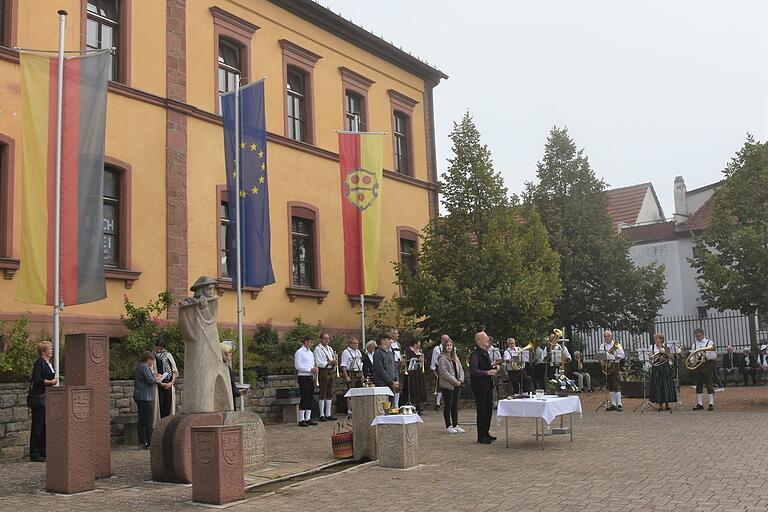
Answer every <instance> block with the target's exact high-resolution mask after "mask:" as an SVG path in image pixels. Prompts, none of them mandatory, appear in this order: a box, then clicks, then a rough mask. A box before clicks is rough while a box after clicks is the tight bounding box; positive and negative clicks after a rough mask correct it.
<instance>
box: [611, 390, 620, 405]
mask: <svg viewBox="0 0 768 512" xmlns="http://www.w3.org/2000/svg"><path fill="white" fill-rule="evenodd" d="M611 405H614V406H616V407H618V406H620V405H621V391H611Z"/></svg>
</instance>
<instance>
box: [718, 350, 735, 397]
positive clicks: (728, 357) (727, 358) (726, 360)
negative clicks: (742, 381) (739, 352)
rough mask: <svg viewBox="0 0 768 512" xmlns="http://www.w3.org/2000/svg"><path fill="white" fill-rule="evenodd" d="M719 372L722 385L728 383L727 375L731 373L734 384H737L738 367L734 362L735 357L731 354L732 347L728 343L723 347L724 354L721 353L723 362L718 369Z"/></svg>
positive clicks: (724, 385)
mask: <svg viewBox="0 0 768 512" xmlns="http://www.w3.org/2000/svg"><path fill="white" fill-rule="evenodd" d="M719 373H720V384H721V385H722V386H723V387H726V386H727V385H728V376H729V375H732V376H733V379H734V380H735V381H736V385H737V386H738V385H739V368H738V365H737V364H736V358H735V357H734V354H733V347H732V346H730V345H728V346H727V347H726V348H725V354H723V363H722V366H721V367H720V370H719Z"/></svg>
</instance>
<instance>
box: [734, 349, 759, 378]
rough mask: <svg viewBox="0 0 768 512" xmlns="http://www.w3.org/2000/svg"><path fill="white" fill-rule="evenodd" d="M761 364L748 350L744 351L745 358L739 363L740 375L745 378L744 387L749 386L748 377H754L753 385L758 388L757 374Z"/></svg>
mask: <svg viewBox="0 0 768 512" xmlns="http://www.w3.org/2000/svg"><path fill="white" fill-rule="evenodd" d="M759 366H760V363H759V362H758V359H757V357H756V356H755V355H754V354H752V352H750V351H749V349H748V348H745V349H744V358H743V359H742V360H741V361H740V362H739V373H741V375H742V376H743V377H744V385H745V386H746V385H747V377H752V385H753V386H757V372H758V367H759Z"/></svg>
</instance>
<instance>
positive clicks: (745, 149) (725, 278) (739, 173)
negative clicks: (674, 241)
mask: <svg viewBox="0 0 768 512" xmlns="http://www.w3.org/2000/svg"><path fill="white" fill-rule="evenodd" d="M723 174H724V175H725V184H724V185H723V187H722V188H720V189H719V190H718V191H717V192H715V203H714V209H713V211H712V217H711V218H710V221H709V226H708V227H707V229H706V230H704V232H703V233H702V234H701V235H700V236H697V237H695V238H694V240H695V245H694V253H693V254H694V257H693V258H692V259H691V260H690V261H691V264H692V265H693V267H694V268H696V270H697V272H698V282H699V289H700V291H701V295H702V298H703V299H704V301H705V302H706V303H707V304H708V305H709V306H712V307H715V308H717V309H719V310H720V311H723V310H726V309H736V310H740V311H741V312H742V313H744V314H747V315H754V314H755V313H757V312H758V311H760V312H766V311H768V286H766V276H768V142H763V143H761V142H758V141H755V139H754V137H752V136H751V135H748V136H747V140H746V142H745V143H744V145H743V146H742V147H741V149H740V150H739V151H738V152H737V153H736V155H735V156H734V157H733V159H732V160H731V161H730V163H728V165H727V166H726V167H725V169H724V170H723ZM749 324H750V335H751V336H750V337H751V340H752V348H753V349H755V350H756V349H757V336H756V333H755V331H754V325H753V323H752V322H750V323H749Z"/></svg>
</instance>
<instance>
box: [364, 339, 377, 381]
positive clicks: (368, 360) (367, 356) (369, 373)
mask: <svg viewBox="0 0 768 512" xmlns="http://www.w3.org/2000/svg"><path fill="white" fill-rule="evenodd" d="M374 352H376V341H374V340H368V343H366V344H365V352H363V379H365V378H368V377H370V379H371V380H373V353H374Z"/></svg>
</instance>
